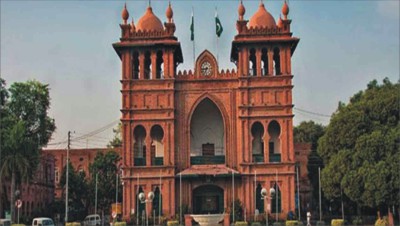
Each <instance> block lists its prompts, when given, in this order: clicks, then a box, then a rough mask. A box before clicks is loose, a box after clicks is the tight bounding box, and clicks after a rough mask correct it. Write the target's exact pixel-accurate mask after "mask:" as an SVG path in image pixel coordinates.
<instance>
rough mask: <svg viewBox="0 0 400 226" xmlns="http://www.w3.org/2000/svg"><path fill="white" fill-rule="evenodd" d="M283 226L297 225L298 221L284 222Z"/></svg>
mask: <svg viewBox="0 0 400 226" xmlns="http://www.w3.org/2000/svg"><path fill="white" fill-rule="evenodd" d="M285 225H286V226H295V225H299V222H298V221H293V220H290V221H286V222H285Z"/></svg>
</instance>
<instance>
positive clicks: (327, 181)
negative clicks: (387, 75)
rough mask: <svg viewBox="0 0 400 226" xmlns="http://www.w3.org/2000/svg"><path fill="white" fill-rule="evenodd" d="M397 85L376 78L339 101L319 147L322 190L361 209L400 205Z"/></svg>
mask: <svg viewBox="0 0 400 226" xmlns="http://www.w3.org/2000/svg"><path fill="white" fill-rule="evenodd" d="M399 90H400V84H399V83H396V84H392V83H391V82H390V81H389V80H388V79H385V80H384V81H383V84H381V85H380V84H378V83H377V82H376V81H375V80H374V81H372V82H370V83H369V84H368V87H367V89H366V90H364V91H360V92H358V93H357V94H355V95H354V96H353V97H352V98H350V102H349V103H348V104H343V103H341V104H340V106H339V108H338V110H337V111H336V112H335V113H334V115H333V116H332V118H331V121H330V124H329V125H328V127H327V128H326V132H325V134H324V136H322V137H321V138H320V140H319V143H318V153H319V154H320V156H321V157H322V159H323V160H324V163H325V168H324V169H323V171H322V189H323V191H324V193H325V195H326V196H327V197H328V198H331V199H334V198H338V197H340V189H341V188H342V189H343V192H344V194H345V196H346V197H348V198H349V199H350V200H351V201H353V202H356V203H357V204H358V205H360V206H368V207H378V206H380V205H388V206H391V205H396V204H398V203H400V192H399V188H400V173H399V172H400V165H399V164H398V163H399V162H400V152H399V151H398V150H399V142H400V124H399V113H400V111H399V109H400V108H399V102H400V92H399Z"/></svg>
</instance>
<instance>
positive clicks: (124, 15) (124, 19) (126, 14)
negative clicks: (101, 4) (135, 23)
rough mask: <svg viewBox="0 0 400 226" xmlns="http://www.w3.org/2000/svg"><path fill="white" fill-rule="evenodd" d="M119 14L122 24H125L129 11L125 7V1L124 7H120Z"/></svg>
mask: <svg viewBox="0 0 400 226" xmlns="http://www.w3.org/2000/svg"><path fill="white" fill-rule="evenodd" d="M121 15H122V20H123V21H124V24H126V23H127V21H128V18H129V12H128V10H127V9H126V2H125V5H124V8H123V9H122V13H121Z"/></svg>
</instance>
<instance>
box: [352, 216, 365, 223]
mask: <svg viewBox="0 0 400 226" xmlns="http://www.w3.org/2000/svg"><path fill="white" fill-rule="evenodd" d="M351 223H352V224H353V225H363V222H362V218H361V217H359V216H356V217H354V218H353V221H352V222H351Z"/></svg>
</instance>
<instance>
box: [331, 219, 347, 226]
mask: <svg viewBox="0 0 400 226" xmlns="http://www.w3.org/2000/svg"><path fill="white" fill-rule="evenodd" d="M331 226H344V220H342V219H332V221H331Z"/></svg>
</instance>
